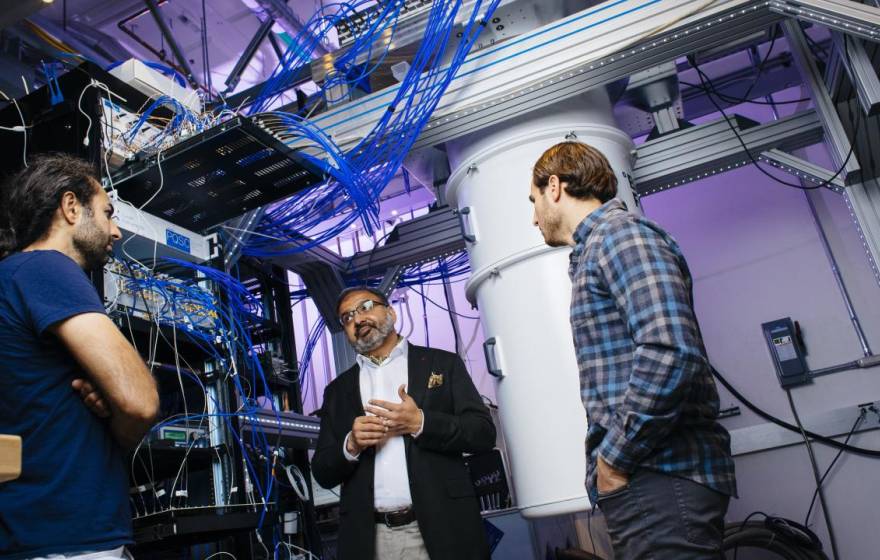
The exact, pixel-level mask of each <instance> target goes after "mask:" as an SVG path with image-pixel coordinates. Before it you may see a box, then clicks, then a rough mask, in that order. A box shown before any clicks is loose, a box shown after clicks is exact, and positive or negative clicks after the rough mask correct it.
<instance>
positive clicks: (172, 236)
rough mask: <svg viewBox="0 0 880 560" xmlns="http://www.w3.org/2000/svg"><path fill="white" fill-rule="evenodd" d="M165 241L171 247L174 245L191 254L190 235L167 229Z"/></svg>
mask: <svg viewBox="0 0 880 560" xmlns="http://www.w3.org/2000/svg"><path fill="white" fill-rule="evenodd" d="M165 243H166V244H167V245H168V246H169V247H173V248H175V249H178V250H180V251H183V252H184V253H187V254H189V252H190V240H189V237H187V236H185V235H181V234H179V233H177V232H176V231H172V230H170V229H166V230H165Z"/></svg>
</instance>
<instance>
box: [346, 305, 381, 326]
mask: <svg viewBox="0 0 880 560" xmlns="http://www.w3.org/2000/svg"><path fill="white" fill-rule="evenodd" d="M377 305H381V306H383V307H388V304H385V303H382V302H381V301H373V300H371V299H368V300H365V301H362V302H361V303H360V305H358V306H357V307H355V308H354V309H352V310H351V311H346V312H345V313H343V314H342V315H340V316H339V322H340V323H342V326H343V327H345V326H347V325H348V324H349V323H351V322H352V321H353V320H354V317H355V315H360V314H361V313H366V312H368V311H371V310H372V309H373V307H375V306H377Z"/></svg>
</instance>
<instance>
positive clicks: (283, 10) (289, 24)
mask: <svg viewBox="0 0 880 560" xmlns="http://www.w3.org/2000/svg"><path fill="white" fill-rule="evenodd" d="M257 4H259V5H260V7H261V8H263V9H264V10H265V11H266V13H267V14H269V17H271V18H272V19H274V20H275V21H277V22H278V23H279V24H280V25H281V27H283V28H284V30H285V31H287V33H288V34H289V35H290V36H291V38H293V39H295V38H296V36H297V35H299V34H301V33H306V35H307V39H308V42H309V43H310V44H312V45H313V46H314V49H313V52H312V54H313V55H314V56H322V55H325V54H327V49H325V48H324V46H323V45H322V44H321V41H320V40H319V38H318V37H316V36H315V35H313V34H312V32H311V30H308V29H306V28H305V26H304V25H303V22H302V21H300V19H299V18H298V17H297V16H296V13H294V11H293V10H292V9H291V8H290V6H288V5H287V2H286V1H285V0H257Z"/></svg>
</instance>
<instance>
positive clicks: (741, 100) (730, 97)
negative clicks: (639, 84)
mask: <svg viewBox="0 0 880 560" xmlns="http://www.w3.org/2000/svg"><path fill="white" fill-rule="evenodd" d="M679 83H680V84H683V85H686V86H688V87H692V88H695V89H700V90H703V91H705V92H706V94H707V95H708V94H709V89H708V88H704V87H703V86H701V85H699V84H692V83H690V82H685V81H683V80H679ZM715 96H716V97H718V98H719V99H721V100H722V101H726V102H727V103H750V104H752V105H771V106H773V107H776V106H777V105H796V104H798V103H806V102H808V101H812V99H809V98H803V99H790V100H788V101H760V100H758V99H748V98H747V97H737V96H734V95H730V94H729V93H722V92H720V91H717V90H716V91H715Z"/></svg>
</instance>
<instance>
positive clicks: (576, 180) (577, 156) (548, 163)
mask: <svg viewBox="0 0 880 560" xmlns="http://www.w3.org/2000/svg"><path fill="white" fill-rule="evenodd" d="M551 175H556V176H557V177H559V182H560V183H566V185H565V192H567V193H568V194H569V195H570V196H572V197H574V198H579V199H588V198H596V199H598V200H599V202H603V203H604V202H608V201H609V200H611V199H612V198H614V196H615V195H616V194H617V177H616V176H615V175H614V170H613V169H611V164H610V163H608V159H607V158H606V157H605V156H604V155H603V154H602V152H600V151H599V150H597V149H596V148H594V147H592V146H588V145H587V144H584V143H582V142H560V143H559V144H556V145H555V146H553V147H552V148H550V149H549V150H547V151H546V152H544V153H543V154H542V155H541V157H540V158H538V161H537V162H536V163H535V167H534V169H533V170H532V183H534V185H535V186H536V187H538V188H539V189H540V190H541V192H543V191H544V189H545V188H547V183H548V182H549V181H550V176H551Z"/></svg>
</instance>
